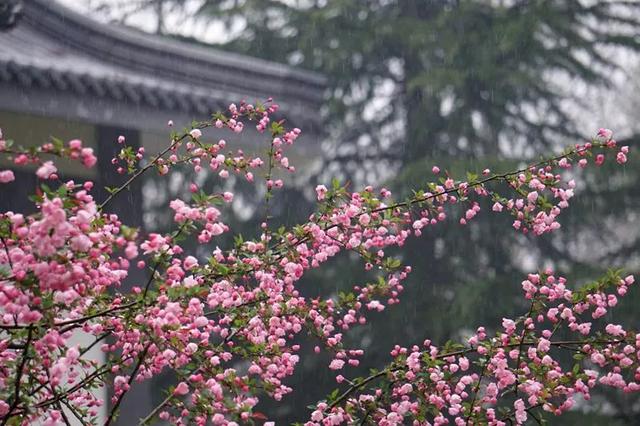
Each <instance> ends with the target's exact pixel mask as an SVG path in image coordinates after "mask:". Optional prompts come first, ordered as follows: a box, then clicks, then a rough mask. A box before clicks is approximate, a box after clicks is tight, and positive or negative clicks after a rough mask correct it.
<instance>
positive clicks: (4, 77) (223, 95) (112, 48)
mask: <svg viewBox="0 0 640 426" xmlns="http://www.w3.org/2000/svg"><path fill="white" fill-rule="evenodd" d="M0 82H4V83H9V84H18V85H20V86H26V87H29V88H43V89H47V90H52V89H53V90H61V91H65V92H68V91H71V92H74V93H77V94H78V95H82V96H97V97H100V98H110V99H113V100H115V101H125V102H127V103H133V104H140V105H145V106H148V107H152V108H160V109H165V110H168V111H181V112H186V113H201V114H204V113H209V112H211V111H213V110H217V109H220V108H221V107H224V105H225V104H227V103H228V102H229V101H232V100H238V99H247V100H249V101H254V100H255V99H256V98H258V99H265V98H267V97H270V96H274V97H276V99H277V100H278V101H279V103H281V104H287V110H289V111H296V112H297V113H298V114H302V115H303V116H304V115H308V116H310V117H312V116H313V115H314V114H312V112H314V111H317V109H318V107H319V105H320V102H321V100H322V94H323V90H324V82H325V81H324V78H323V77H322V76H320V75H318V74H316V73H312V72H307V71H301V70H298V69H295V68H292V67H288V66H285V65H280V64H275V63H272V62H268V61H263V60H259V59H255V58H249V57H246V56H242V55H237V54H233V53H229V52H224V51H220V50H215V49H211V48H208V47H204V46H197V45H191V44H189V43H184V42H179V41H174V40H168V39H165V38H159V37H156V36H153V35H149V34H144V33H141V32H138V31H135V30H131V29H128V28H123V27H121V26H117V25H106V24H100V23H97V22H95V21H93V20H91V19H90V18H88V17H86V16H83V15H80V14H78V13H75V12H73V11H70V10H69V9H67V8H64V7H63V6H61V5H58V4H56V3H55V2H53V1H50V0H27V1H25V2H24V10H23V16H22V19H21V21H19V23H18V25H17V26H15V27H14V28H13V29H11V30H9V31H5V32H0ZM283 106H284V105H283ZM304 111H307V114H305V113H304ZM301 118H302V117H301Z"/></svg>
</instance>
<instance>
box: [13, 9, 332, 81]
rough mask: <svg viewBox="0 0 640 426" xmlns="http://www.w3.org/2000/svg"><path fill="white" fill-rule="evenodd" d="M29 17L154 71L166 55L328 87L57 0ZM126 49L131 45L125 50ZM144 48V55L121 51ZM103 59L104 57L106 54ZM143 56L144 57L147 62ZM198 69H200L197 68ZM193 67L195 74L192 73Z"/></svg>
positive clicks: (308, 75)
mask: <svg viewBox="0 0 640 426" xmlns="http://www.w3.org/2000/svg"><path fill="white" fill-rule="evenodd" d="M24 18H25V21H29V23H31V24H35V25H38V26H39V27H40V29H41V30H45V31H46V32H48V33H49V34H51V35H52V36H54V37H58V38H62V37H64V39H65V42H67V43H68V42H69V41H71V42H72V43H73V44H74V46H75V47H77V48H82V49H83V50H85V51H86V52H87V53H90V54H93V55H96V54H97V53H98V54H108V55H109V57H110V58H111V59H120V60H125V61H126V62H127V65H128V66H132V67H141V68H142V69H145V70H148V69H149V65H150V63H149V61H151V63H155V64H156V66H155V67H154V68H155V69H158V68H161V67H158V66H157V64H158V63H166V62H167V61H166V57H167V56H174V57H177V58H180V59H182V60H184V61H185V62H187V63H191V64H192V65H199V66H201V67H206V66H216V67H219V68H223V69H227V70H229V71H234V70H236V71H241V72H242V73H243V74H256V76H257V74H260V75H261V76H262V77H263V78H264V75H265V74H267V75H269V76H272V77H275V78H278V79H285V78H286V79H287V80H288V82H289V83H290V82H291V80H296V81H297V82H299V83H302V84H305V85H312V86H323V85H324V84H325V81H326V80H325V77H324V76H322V75H321V74H319V73H316V72H313V71H307V70H300V69H296V68H293V67H291V66H289V65H285V64H280V63H276V62H271V61H267V60H264V59H258V58H254V57H249V56H245V55H241V54H238V53H233V52H228V51H224V50H220V49H216V48H213V47H205V46H200V45H195V44H191V43H187V42H183V41H179V40H174V39H169V38H159V37H156V36H154V35H152V34H146V33H143V32H141V31H137V30H135V29H131V28H125V27H123V26H110V25H107V24H103V23H99V22H97V21H95V20H93V19H91V18H89V17H87V16H85V15H83V14H80V13H78V12H76V11H73V10H71V9H69V8H67V7H65V6H63V5H61V4H59V3H57V2H56V1H52V0H29V1H26V2H25V8H24ZM124 47H127V49H123V48H124ZM137 49H139V52H140V56H139V57H136V56H131V55H130V54H124V55H123V54H122V51H123V50H126V52H127V53H129V52H131V51H134V50H137ZM103 59H104V58H103ZM143 59H144V60H143ZM194 68H197V67H194ZM193 71H194V70H193V69H191V70H190V72H191V73H192V75H193ZM199 74H200V75H198V73H197V72H196V73H195V76H197V77H200V78H204V79H205V80H206V79H208V78H207V77H209V78H211V77H210V73H206V72H202V70H201V72H200V73H199Z"/></svg>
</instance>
